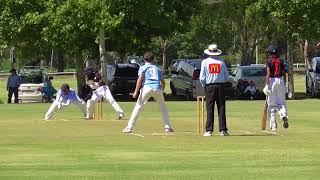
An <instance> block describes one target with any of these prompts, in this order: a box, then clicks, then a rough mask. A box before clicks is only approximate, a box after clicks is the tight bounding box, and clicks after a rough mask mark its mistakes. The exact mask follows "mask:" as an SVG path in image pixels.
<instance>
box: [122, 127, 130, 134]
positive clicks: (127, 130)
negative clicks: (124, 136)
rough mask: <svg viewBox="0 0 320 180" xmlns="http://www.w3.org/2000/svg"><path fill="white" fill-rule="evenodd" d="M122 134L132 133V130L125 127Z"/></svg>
mask: <svg viewBox="0 0 320 180" xmlns="http://www.w3.org/2000/svg"><path fill="white" fill-rule="evenodd" d="M122 132H123V133H132V129H131V128H128V127H125V128H124V129H123V130H122Z"/></svg>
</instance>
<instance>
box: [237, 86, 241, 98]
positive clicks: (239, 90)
mask: <svg viewBox="0 0 320 180" xmlns="http://www.w3.org/2000/svg"><path fill="white" fill-rule="evenodd" d="M237 97H238V99H242V92H241V89H240V87H239V86H237Z"/></svg>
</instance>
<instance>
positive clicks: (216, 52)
mask: <svg viewBox="0 0 320 180" xmlns="http://www.w3.org/2000/svg"><path fill="white" fill-rule="evenodd" d="M204 53H205V54H207V55H208V56H209V57H208V58H206V59H204V60H203V61H202V63H201V71H200V76H199V79H200V82H201V84H202V86H205V94H206V106H207V122H206V132H205V133H204V134H203V136H212V132H213V125H214V104H215V102H217V107H218V108H217V109H218V114H219V131H220V135H221V136H229V133H228V129H227V123H226V100H225V95H224V84H225V83H226V82H227V81H228V80H229V72H228V68H227V66H226V64H225V62H224V60H222V59H220V58H219V57H218V56H220V55H221V54H222V51H221V50H220V49H218V47H217V45H216V44H210V45H209V47H208V49H206V50H204Z"/></svg>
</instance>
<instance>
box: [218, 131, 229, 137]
mask: <svg viewBox="0 0 320 180" xmlns="http://www.w3.org/2000/svg"><path fill="white" fill-rule="evenodd" d="M220 135H221V136H230V134H229V133H228V131H221V132H220Z"/></svg>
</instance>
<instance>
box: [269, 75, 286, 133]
mask: <svg viewBox="0 0 320 180" xmlns="http://www.w3.org/2000/svg"><path fill="white" fill-rule="evenodd" d="M268 89H270V90H271V95H270V96H268V97H267V102H268V110H269V115H270V128H277V121H276V113H277V111H279V115H280V118H283V117H286V118H288V114H287V105H286V86H285V84H284V80H283V77H280V78H270V79H269V84H268Z"/></svg>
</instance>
